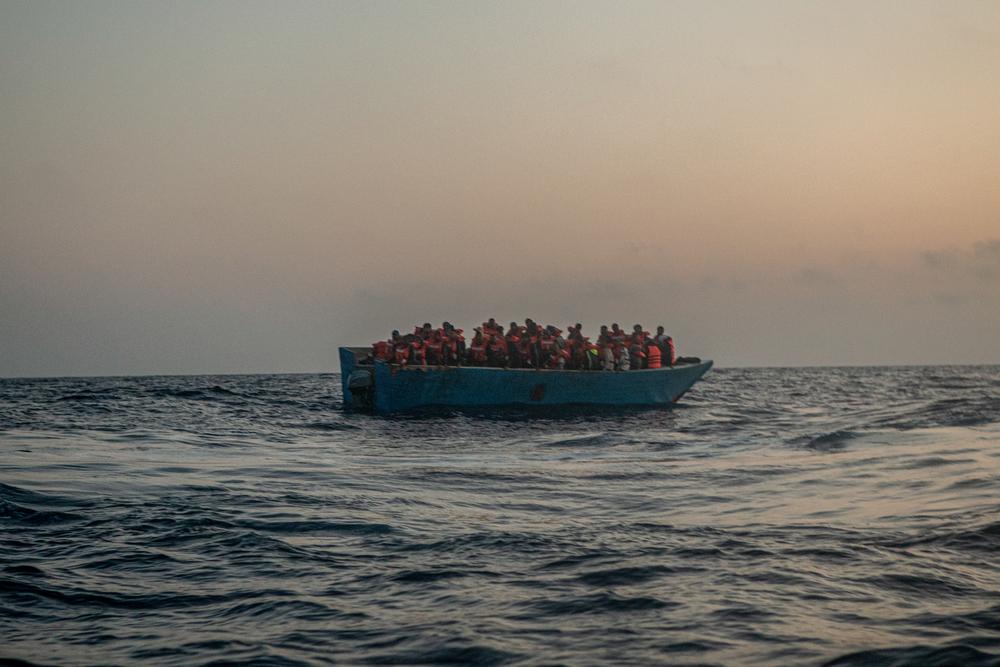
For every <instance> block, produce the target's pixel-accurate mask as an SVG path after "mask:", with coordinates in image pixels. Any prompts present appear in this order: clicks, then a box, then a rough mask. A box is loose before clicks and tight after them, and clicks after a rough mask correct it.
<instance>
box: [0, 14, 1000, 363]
mask: <svg viewBox="0 0 1000 667" xmlns="http://www.w3.org/2000/svg"><path fill="white" fill-rule="evenodd" d="M489 316H495V317H497V318H498V319H501V320H502V321H504V322H507V321H509V320H511V319H517V320H523V318H524V317H525V316H529V317H532V318H534V319H536V320H539V321H547V322H548V321H551V322H554V323H556V324H559V325H565V324H567V323H571V322H576V321H581V322H583V323H584V324H585V328H586V329H587V330H589V331H591V332H594V331H596V329H597V327H598V325H599V324H600V323H602V322H608V323H610V322H612V321H617V322H620V323H622V324H623V325H628V326H630V325H631V324H632V323H634V322H642V323H644V324H645V325H646V326H647V327H652V326H655V325H656V324H660V323H662V324H664V325H666V327H667V329H668V331H670V332H671V333H673V335H674V336H675V338H676V339H677V340H678V343H679V347H680V352H681V353H682V354H694V355H699V356H702V357H710V358H714V359H715V360H716V361H717V363H719V364H722V365H803V364H878V363H888V364H897V363H949V362H955V363H998V362H1000V2H995V1H993V0H989V1H986V2H952V1H948V2H945V1H943V0H942V1H941V2H918V1H915V0H906V1H901V2H870V1H864V2H860V1H859V2H843V1H839V0H838V1H836V2H835V1H832V0H831V1H830V2H804V1H800V0H794V1H791V0H790V1H788V2H743V1H739V2H682V3H677V2H664V1H657V2H648V3H647V2H626V3H620V2H579V1H574V2H537V1H532V2H523V3H519V2H497V3H487V2H465V1H459V2H400V3H394V2H375V1H365V2H356V3H355V2H315V3H313V2H285V1H280V2H279V1H277V0H275V1H274V2H246V1H242V0H241V1H239V2H135V1H131V0H129V1H124V0H123V1H121V2H70V1H67V2H43V1H40V0H26V1H24V2H11V1H10V0H0V376H20V375H63V374H131V373H161V372H162V373H199V372H272V371H274V372H280V371H327V370H335V369H336V368H337V360H336V347H337V345H341V344H366V343H369V342H371V341H372V340H374V339H375V338H377V337H384V336H385V335H387V334H388V332H389V331H390V330H391V329H393V328H400V329H402V328H403V327H408V326H412V324H413V323H415V322H423V321H424V320H430V321H433V322H440V321H441V320H442V319H449V320H451V321H453V322H456V323H457V324H459V325H464V326H466V327H467V328H468V327H471V326H472V325H473V323H476V322H481V321H483V320H484V319H486V318H487V317H489Z"/></svg>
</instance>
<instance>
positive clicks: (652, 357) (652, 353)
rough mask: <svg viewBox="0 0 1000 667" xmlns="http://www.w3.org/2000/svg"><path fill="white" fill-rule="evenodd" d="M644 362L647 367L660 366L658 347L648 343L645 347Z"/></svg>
mask: <svg viewBox="0 0 1000 667" xmlns="http://www.w3.org/2000/svg"><path fill="white" fill-rule="evenodd" d="M646 363H647V366H648V367H649V368H660V348H659V347H657V346H656V345H650V346H649V348H647V349H646Z"/></svg>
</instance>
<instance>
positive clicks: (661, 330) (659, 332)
mask: <svg viewBox="0 0 1000 667" xmlns="http://www.w3.org/2000/svg"><path fill="white" fill-rule="evenodd" d="M656 333H657V335H661V334H662V333H663V327H656Z"/></svg>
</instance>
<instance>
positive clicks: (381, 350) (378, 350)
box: [372, 340, 392, 361]
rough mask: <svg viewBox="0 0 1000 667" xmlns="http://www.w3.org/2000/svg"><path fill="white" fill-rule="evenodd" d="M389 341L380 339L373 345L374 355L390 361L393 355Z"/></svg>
mask: <svg viewBox="0 0 1000 667" xmlns="http://www.w3.org/2000/svg"><path fill="white" fill-rule="evenodd" d="M389 350H390V345H389V342H388V341H384V340H380V341H378V342H376V343H374V344H373V345H372V353H373V354H372V356H374V357H375V358H376V359H381V360H382V361H388V360H389V359H390V358H391V357H392V352H390V351H389Z"/></svg>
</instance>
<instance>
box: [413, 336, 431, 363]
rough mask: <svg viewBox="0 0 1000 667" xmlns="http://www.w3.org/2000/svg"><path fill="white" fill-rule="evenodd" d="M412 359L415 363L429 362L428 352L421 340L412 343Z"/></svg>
mask: <svg viewBox="0 0 1000 667" xmlns="http://www.w3.org/2000/svg"><path fill="white" fill-rule="evenodd" d="M410 360H411V361H412V362H413V363H415V364H426V363H427V352H426V350H424V344H423V343H421V342H420V341H419V340H415V341H413V342H412V343H410Z"/></svg>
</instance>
